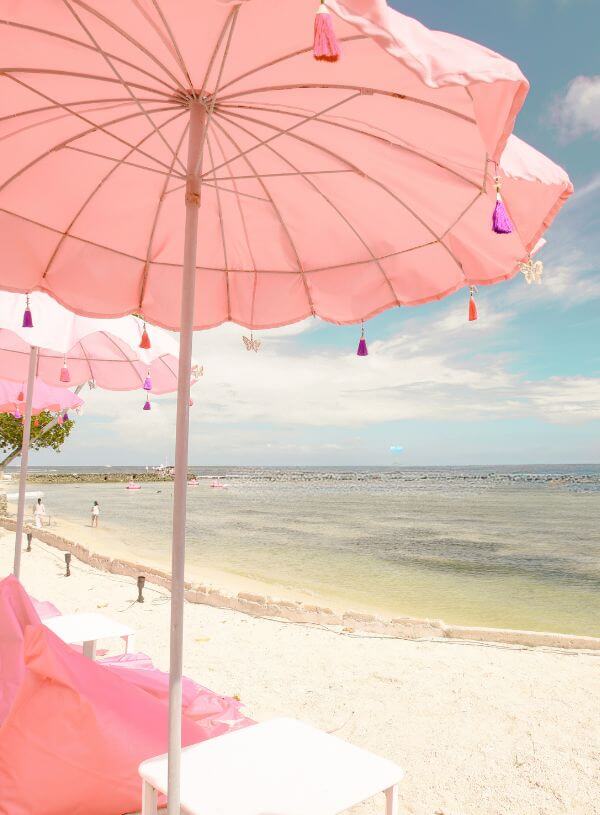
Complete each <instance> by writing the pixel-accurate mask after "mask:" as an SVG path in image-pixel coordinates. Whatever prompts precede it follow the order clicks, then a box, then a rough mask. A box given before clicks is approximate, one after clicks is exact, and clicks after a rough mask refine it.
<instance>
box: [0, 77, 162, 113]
mask: <svg viewBox="0 0 600 815" xmlns="http://www.w3.org/2000/svg"><path fill="white" fill-rule="evenodd" d="M0 73H1V71H0ZM142 101H143V102H152V103H153V104H157V105H160V104H164V102H165V100H164V99H143V100H142ZM64 104H65V105H67V106H68V107H70V108H71V107H75V106H76V105H97V107H94V112H95V111H97V110H112V108H113V107H119V106H121V105H130V104H131V99H125V98H123V97H121V98H117V97H115V98H113V99H85V100H84V99H81V100H78V101H76V102H65V103H64ZM109 104H110V107H107V105H109ZM62 106H63V103H62V102H57V103H56V104H55V105H42V106H41V107H39V108H30V109H29V110H20V111H19V112H18V113H9V114H8V116H0V122H7V121H9V120H13V119H19V118H20V117H21V116H29V115H30V114H33V113H45V112H49V111H51V110H57V109H60V108H62ZM87 112H88V113H90V112H91V111H87ZM40 124H45V122H40Z"/></svg>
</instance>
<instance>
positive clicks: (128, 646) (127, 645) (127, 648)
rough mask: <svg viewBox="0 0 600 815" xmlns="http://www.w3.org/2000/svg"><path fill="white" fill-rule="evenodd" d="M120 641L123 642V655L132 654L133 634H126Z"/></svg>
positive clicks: (133, 645) (133, 646)
mask: <svg viewBox="0 0 600 815" xmlns="http://www.w3.org/2000/svg"><path fill="white" fill-rule="evenodd" d="M122 639H123V640H125V653H126V654H132V653H133V649H134V648H135V634H127V636H126V637H123V638H122Z"/></svg>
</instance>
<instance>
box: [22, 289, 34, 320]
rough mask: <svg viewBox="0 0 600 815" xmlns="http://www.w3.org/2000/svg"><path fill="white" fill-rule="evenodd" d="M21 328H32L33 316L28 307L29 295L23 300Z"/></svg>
mask: <svg viewBox="0 0 600 815" xmlns="http://www.w3.org/2000/svg"><path fill="white" fill-rule="evenodd" d="M23 328H33V317H32V316H31V309H30V308H29V295H27V299H26V301H25V311H24V312H23Z"/></svg>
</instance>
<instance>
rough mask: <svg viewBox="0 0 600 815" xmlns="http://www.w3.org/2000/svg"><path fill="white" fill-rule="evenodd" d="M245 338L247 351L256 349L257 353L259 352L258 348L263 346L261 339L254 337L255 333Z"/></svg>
mask: <svg viewBox="0 0 600 815" xmlns="http://www.w3.org/2000/svg"><path fill="white" fill-rule="evenodd" d="M242 339H243V340H244V345H245V346H246V351H254V353H255V354H258V349H259V348H260V346H261V342H260V340H255V339H254V334H250V337H242Z"/></svg>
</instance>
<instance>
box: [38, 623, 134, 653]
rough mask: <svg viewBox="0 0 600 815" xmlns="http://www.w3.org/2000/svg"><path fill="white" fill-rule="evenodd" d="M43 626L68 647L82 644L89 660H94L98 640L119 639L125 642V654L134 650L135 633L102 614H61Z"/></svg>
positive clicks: (126, 626)
mask: <svg viewBox="0 0 600 815" xmlns="http://www.w3.org/2000/svg"><path fill="white" fill-rule="evenodd" d="M43 623H44V625H45V626H46V627H47V628H49V629H50V631H53V632H54V633H55V634H56V636H57V637H59V638H60V639H61V640H62V641H63V642H66V643H67V644H68V645H75V644H76V643H77V644H78V643H82V644H83V654H84V656H86V657H88V658H89V659H95V658H96V643H97V642H98V640H104V639H114V638H117V637H119V638H121V639H123V640H124V641H125V653H127V654H129V653H131V651H132V650H133V648H134V644H135V631H134V630H133V628H130V627H129V626H128V625H123V623H119V622H117V621H116V620H111V618H110V617H105V616H104V614H93V613H91V614H87V613H84V614H63V615H61V616H60V617H49V618H48V619H46V620H44V621H43Z"/></svg>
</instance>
